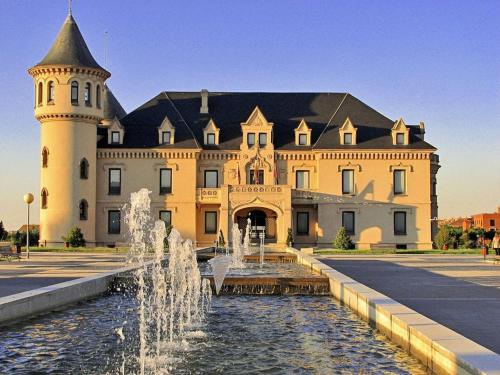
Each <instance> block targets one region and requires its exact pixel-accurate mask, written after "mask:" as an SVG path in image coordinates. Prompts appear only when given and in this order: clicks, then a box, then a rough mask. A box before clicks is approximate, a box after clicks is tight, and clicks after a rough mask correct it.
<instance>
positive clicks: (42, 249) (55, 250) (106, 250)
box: [22, 247, 128, 254]
mask: <svg viewBox="0 0 500 375" xmlns="http://www.w3.org/2000/svg"><path fill="white" fill-rule="evenodd" d="M22 251H23V252H24V251H26V247H23V248H22ZM30 252H33V253H103V254H104V253H108V254H126V253H128V248H126V247H114V248H112V247H68V248H65V247H30Z"/></svg>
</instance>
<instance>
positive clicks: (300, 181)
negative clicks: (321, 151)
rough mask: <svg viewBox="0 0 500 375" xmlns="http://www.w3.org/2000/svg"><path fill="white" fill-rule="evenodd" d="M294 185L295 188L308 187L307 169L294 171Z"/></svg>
mask: <svg viewBox="0 0 500 375" xmlns="http://www.w3.org/2000/svg"><path fill="white" fill-rule="evenodd" d="M295 187H296V188H297V189H309V171H297V172H296V173H295Z"/></svg>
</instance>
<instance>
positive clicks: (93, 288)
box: [0, 261, 151, 325]
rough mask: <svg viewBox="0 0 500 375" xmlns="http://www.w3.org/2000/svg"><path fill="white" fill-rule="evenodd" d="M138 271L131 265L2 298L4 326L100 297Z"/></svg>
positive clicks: (1, 321) (0, 308)
mask: <svg viewBox="0 0 500 375" xmlns="http://www.w3.org/2000/svg"><path fill="white" fill-rule="evenodd" d="M150 262H151V261H148V262H145V264H146V265H148V264H149V263H150ZM138 267H139V265H131V266H128V267H122V268H118V269H116V270H113V271H109V272H103V273H99V274H97V275H92V276H88V277H82V278H78V279H74V280H69V281H65V282H62V283H58V284H53V285H48V286H45V287H42V288H37V289H33V290H29V291H26V292H22V293H17V294H12V295H9V296H5V297H1V298H0V325H5V324H7V323H10V322H15V321H19V320H22V319H25V318H27V317H30V316H34V315H37V314H40V313H44V312H47V311H50V310H52V309H56V308H59V307H62V306H65V305H69V304H72V303H76V302H79V301H82V300H86V299H89V298H92V297H96V296H98V295H100V294H103V293H105V292H107V291H108V288H109V286H110V285H111V283H112V282H113V280H114V279H115V277H117V276H119V275H123V274H126V273H129V272H132V271H134V270H135V269H137V268H138Z"/></svg>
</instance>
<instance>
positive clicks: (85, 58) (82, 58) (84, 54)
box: [36, 14, 109, 74]
mask: <svg viewBox="0 0 500 375" xmlns="http://www.w3.org/2000/svg"><path fill="white" fill-rule="evenodd" d="M43 65H69V66H79V67H86V68H94V69H100V70H103V71H105V72H106V73H108V74H109V72H107V71H106V70H105V69H103V68H102V67H101V66H100V65H99V64H98V63H97V61H95V59H94V57H93V56H92V54H91V53H90V50H89V48H88V47H87V44H86V43H85V40H84V39H83V36H82V33H81V32H80V29H79V28H78V25H77V24H76V21H75V19H74V18H73V16H72V15H71V14H69V15H68V17H66V20H65V21H64V23H63V25H62V27H61V30H60V31H59V34H57V38H56V40H55V42H54V44H53V45H52V47H51V48H50V50H49V52H48V53H47V55H46V56H45V57H44V58H43V60H42V61H40V62H39V63H38V64H37V65H36V66H43Z"/></svg>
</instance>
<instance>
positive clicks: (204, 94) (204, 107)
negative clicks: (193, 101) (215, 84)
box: [200, 89, 208, 113]
mask: <svg viewBox="0 0 500 375" xmlns="http://www.w3.org/2000/svg"><path fill="white" fill-rule="evenodd" d="M200 113H208V90H207V89H203V90H201V107H200Z"/></svg>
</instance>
